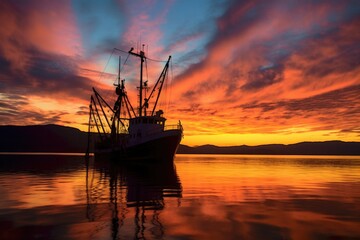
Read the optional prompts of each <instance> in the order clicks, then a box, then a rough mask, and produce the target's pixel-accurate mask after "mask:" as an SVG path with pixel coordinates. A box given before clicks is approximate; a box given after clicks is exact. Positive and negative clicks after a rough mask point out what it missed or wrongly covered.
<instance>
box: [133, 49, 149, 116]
mask: <svg viewBox="0 0 360 240" xmlns="http://www.w3.org/2000/svg"><path fill="white" fill-rule="evenodd" d="M143 46H144V45H143ZM133 50H134V48H131V49H130V51H129V54H131V55H134V56H136V57H139V58H140V59H141V61H140V87H139V98H140V99H139V117H141V116H142V92H143V63H144V61H145V59H146V57H145V52H144V51H140V53H134V52H133Z"/></svg>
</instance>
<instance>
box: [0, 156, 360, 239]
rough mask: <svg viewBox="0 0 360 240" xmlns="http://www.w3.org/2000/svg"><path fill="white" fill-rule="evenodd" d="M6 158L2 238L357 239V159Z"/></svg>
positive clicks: (0, 188)
mask: <svg viewBox="0 0 360 240" xmlns="http://www.w3.org/2000/svg"><path fill="white" fill-rule="evenodd" d="M174 162H175V164H174V165H167V166H164V165H155V166H152V167H149V166H120V165H114V164H110V163H106V162H99V161H96V160H94V159H93V158H90V160H89V161H85V159H84V158H83V156H81V155H64V154H54V155H27V154H25V155H0V193H1V195H0V239H360V227H359V226H360V157H343V156H260V155H252V156H246V155H177V156H176V159H175V161H174Z"/></svg>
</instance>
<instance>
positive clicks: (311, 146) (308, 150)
mask: <svg viewBox="0 0 360 240" xmlns="http://www.w3.org/2000/svg"><path fill="white" fill-rule="evenodd" d="M93 135H96V134H93ZM87 138H88V133H87V132H82V131H80V130H78V129H76V128H72V127H64V126H59V125H35V126H0V152H78V153H81V152H85V151H86V146H87ZM93 138H94V137H93ZM177 153H179V154H289V155H360V142H343V141H326V142H301V143H296V144H289V145H284V144H268V145H259V146H246V145H241V146H229V147H219V146H214V145H203V146H197V147H189V146H186V145H180V147H179V149H178V151H177Z"/></svg>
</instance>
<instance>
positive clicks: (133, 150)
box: [95, 130, 182, 163]
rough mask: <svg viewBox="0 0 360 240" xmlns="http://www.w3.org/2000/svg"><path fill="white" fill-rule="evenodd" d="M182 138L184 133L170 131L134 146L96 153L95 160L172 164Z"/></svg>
mask: <svg viewBox="0 0 360 240" xmlns="http://www.w3.org/2000/svg"><path fill="white" fill-rule="evenodd" d="M181 138H182V131H180V130H169V131H168V132H167V135H166V136H162V137H159V138H155V139H152V140H149V141H146V142H143V143H139V144H136V145H133V146H128V147H121V148H118V149H113V148H109V149H102V150H101V151H96V152H95V159H104V158H106V159H111V160H113V161H119V162H127V163H131V162H145V163H146V162H172V161H173V159H174V156H175V153H176V150H177V148H178V146H179V144H180V141H181Z"/></svg>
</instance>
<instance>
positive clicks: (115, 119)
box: [88, 48, 183, 161]
mask: <svg viewBox="0 0 360 240" xmlns="http://www.w3.org/2000/svg"><path fill="white" fill-rule="evenodd" d="M129 57H135V58H136V59H139V60H140V64H139V66H140V76H139V85H138V87H137V90H138V101H137V103H138V106H137V108H133V105H132V104H131V102H130V99H129V97H128V94H127V91H126V88H125V79H121V77H120V74H121V60H119V72H118V76H117V82H116V83H115V84H114V87H115V93H116V96H117V97H116V100H115V103H114V104H113V107H111V106H110V104H108V102H107V101H105V99H104V98H103V97H102V96H101V95H100V93H99V92H98V91H97V90H96V89H95V88H93V94H92V96H91V100H90V115H89V136H90V131H91V130H90V128H91V127H95V128H96V130H97V132H98V134H97V135H98V137H97V140H96V142H95V146H94V154H95V157H104V156H105V157H109V156H110V157H111V158H112V159H115V160H118V161H122V160H123V161H136V160H145V161H173V158H174V155H175V153H176V150H177V148H178V146H179V144H180V141H181V139H182V137H183V127H182V125H181V122H180V121H178V123H177V124H174V125H167V124H166V118H165V117H164V111H163V110H162V109H158V105H159V99H160V95H161V93H162V90H163V86H164V82H165V81H166V79H167V75H168V69H169V64H170V60H171V56H169V58H168V60H167V61H166V63H165V66H164V68H163V70H162V72H161V73H160V76H159V77H158V79H157V81H156V82H155V84H154V85H153V87H152V89H151V90H150V88H149V87H148V85H149V84H148V79H144V77H143V75H144V73H143V72H144V64H146V61H147V57H146V56H145V51H144V49H142V50H140V51H137V52H135V51H134V48H131V49H130V51H128V52H127V58H126V59H128V58H129ZM145 66H147V65H145ZM149 90H150V91H149ZM149 92H150V94H149ZM109 113H110V114H109ZM88 146H89V144H88ZM88 149H89V148H88Z"/></svg>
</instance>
